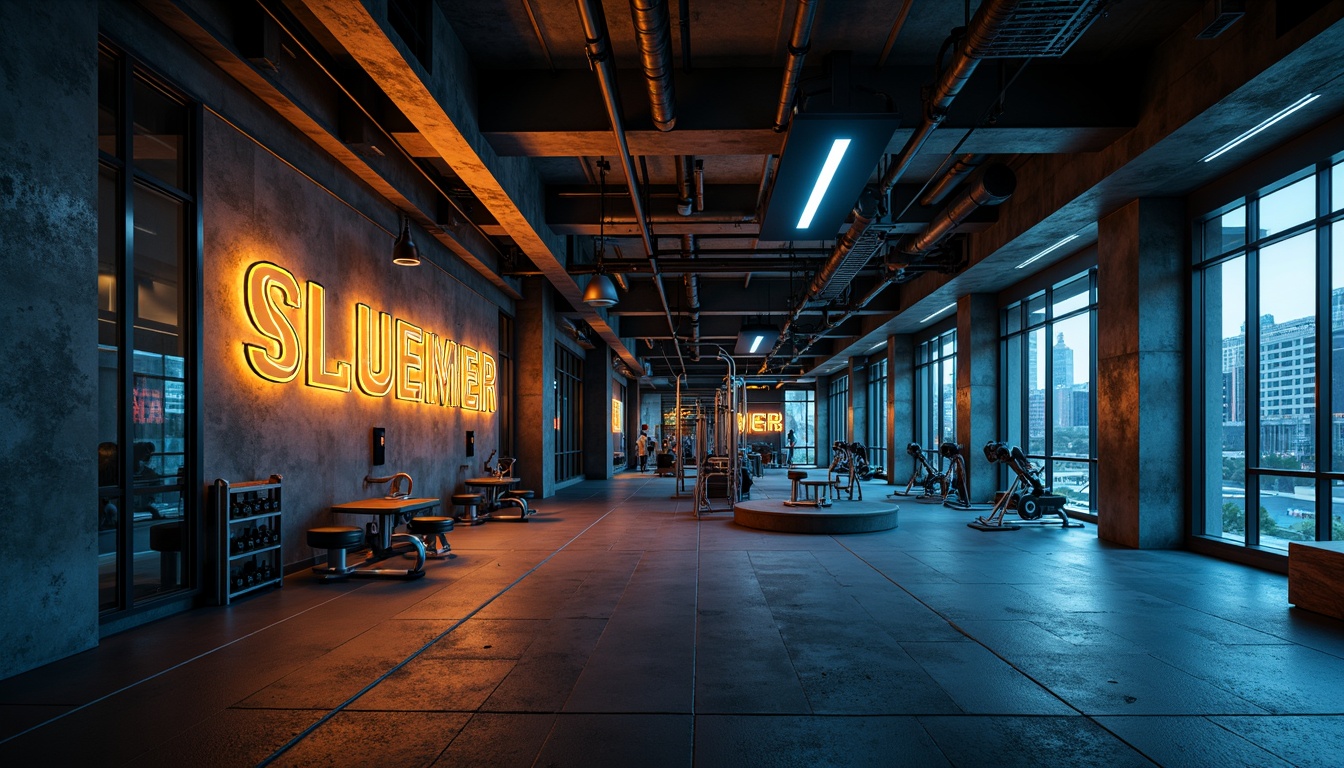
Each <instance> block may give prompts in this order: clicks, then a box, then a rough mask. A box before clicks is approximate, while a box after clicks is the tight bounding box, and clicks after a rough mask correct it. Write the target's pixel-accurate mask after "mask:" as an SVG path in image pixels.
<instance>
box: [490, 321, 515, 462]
mask: <svg viewBox="0 0 1344 768" xmlns="http://www.w3.org/2000/svg"><path fill="white" fill-rule="evenodd" d="M495 381H496V386H497V387H498V389H497V390H496V391H497V392H498V394H499V401H498V404H499V411H498V413H499V455H500V456H509V457H516V456H517V455H518V454H517V449H516V448H515V447H514V444H513V318H512V317H509V316H508V315H506V314H504V313H502V312H501V313H500V315H499V370H498V373H497V374H496V378H495Z"/></svg>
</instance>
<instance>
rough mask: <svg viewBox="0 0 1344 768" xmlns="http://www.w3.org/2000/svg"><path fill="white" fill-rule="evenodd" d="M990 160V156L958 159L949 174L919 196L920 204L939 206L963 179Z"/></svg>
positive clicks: (975, 155)
mask: <svg viewBox="0 0 1344 768" xmlns="http://www.w3.org/2000/svg"><path fill="white" fill-rule="evenodd" d="M987 158H988V155H977V154H966V155H962V156H961V157H959V158H957V161H956V162H955V163H953V164H952V167H951V168H948V169H947V173H945V174H943V175H942V176H941V177H940V178H939V179H938V180H937V181H935V182H934V183H933V185H932V186H930V187H929V188H928V189H927V190H925V192H924V194H922V195H920V196H919V204H920V205H922V206H925V207H930V206H934V205H937V204H939V203H941V202H943V200H945V199H947V196H948V194H950V193H951V192H952V190H953V189H955V188H956V186H957V185H958V184H960V183H961V181H962V179H964V178H966V177H967V176H969V175H971V171H974V170H975V169H976V168H979V167H980V165H981V164H982V163H984V162H985V160H986V159H987Z"/></svg>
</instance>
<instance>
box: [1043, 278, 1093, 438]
mask: <svg viewBox="0 0 1344 768" xmlns="http://www.w3.org/2000/svg"><path fill="white" fill-rule="evenodd" d="M1084 295H1086V294H1084ZM1054 331H1055V347H1054V349H1053V350H1052V352H1053V356H1054V361H1053V368H1054V376H1053V378H1052V382H1051V383H1052V385H1053V388H1052V391H1053V392H1054V427H1055V428H1054V441H1053V443H1052V445H1051V453H1052V454H1054V455H1056V456H1087V455H1089V453H1090V447H1091V441H1090V439H1089V438H1090V435H1091V419H1092V392H1091V381H1090V373H1091V371H1090V370H1089V368H1090V361H1091V359H1092V322H1091V317H1090V316H1088V315H1087V314H1082V315H1075V316H1073V317H1071V318H1069V319H1068V320H1063V321H1060V322H1058V323H1055V324H1054Z"/></svg>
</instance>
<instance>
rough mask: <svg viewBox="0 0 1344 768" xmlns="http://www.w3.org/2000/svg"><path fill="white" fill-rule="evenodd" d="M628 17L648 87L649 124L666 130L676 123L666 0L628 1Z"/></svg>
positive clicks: (670, 38)
mask: <svg viewBox="0 0 1344 768" xmlns="http://www.w3.org/2000/svg"><path fill="white" fill-rule="evenodd" d="M630 19H631V20H632V21H634V23H635V41H636V42H637V43H639V61H640V64H641V65H642V66H643V68H644V80H645V83H646V84H647V85H648V88H649V108H650V110H651V112H652V114H653V126H654V127H655V128H657V129H658V130H660V131H670V130H672V129H673V128H675V127H676V125H677V107H676V101H677V96H676V91H675V90H674V89H673V87H672V18H671V15H670V14H669V12H668V9H667V0H630Z"/></svg>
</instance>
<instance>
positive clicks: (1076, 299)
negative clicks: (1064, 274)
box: [1050, 275, 1092, 317]
mask: <svg viewBox="0 0 1344 768" xmlns="http://www.w3.org/2000/svg"><path fill="white" fill-rule="evenodd" d="M1091 283H1092V280H1091V277H1090V276H1089V275H1082V276H1080V277H1079V278H1078V279H1077V280H1072V281H1070V282H1068V283H1066V284H1064V285H1061V286H1059V287H1058V288H1055V289H1054V290H1053V291H1051V292H1050V293H1051V297H1052V299H1053V301H1054V307H1053V308H1052V309H1051V310H1050V315H1051V317H1061V316H1063V315H1067V314H1068V313H1070V312H1072V311H1074V310H1077V309H1082V308H1083V307H1086V306H1087V304H1088V301H1089V299H1090V298H1091V297H1090V295H1089V294H1090V291H1089V290H1088V287H1089V286H1090V285H1091Z"/></svg>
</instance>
